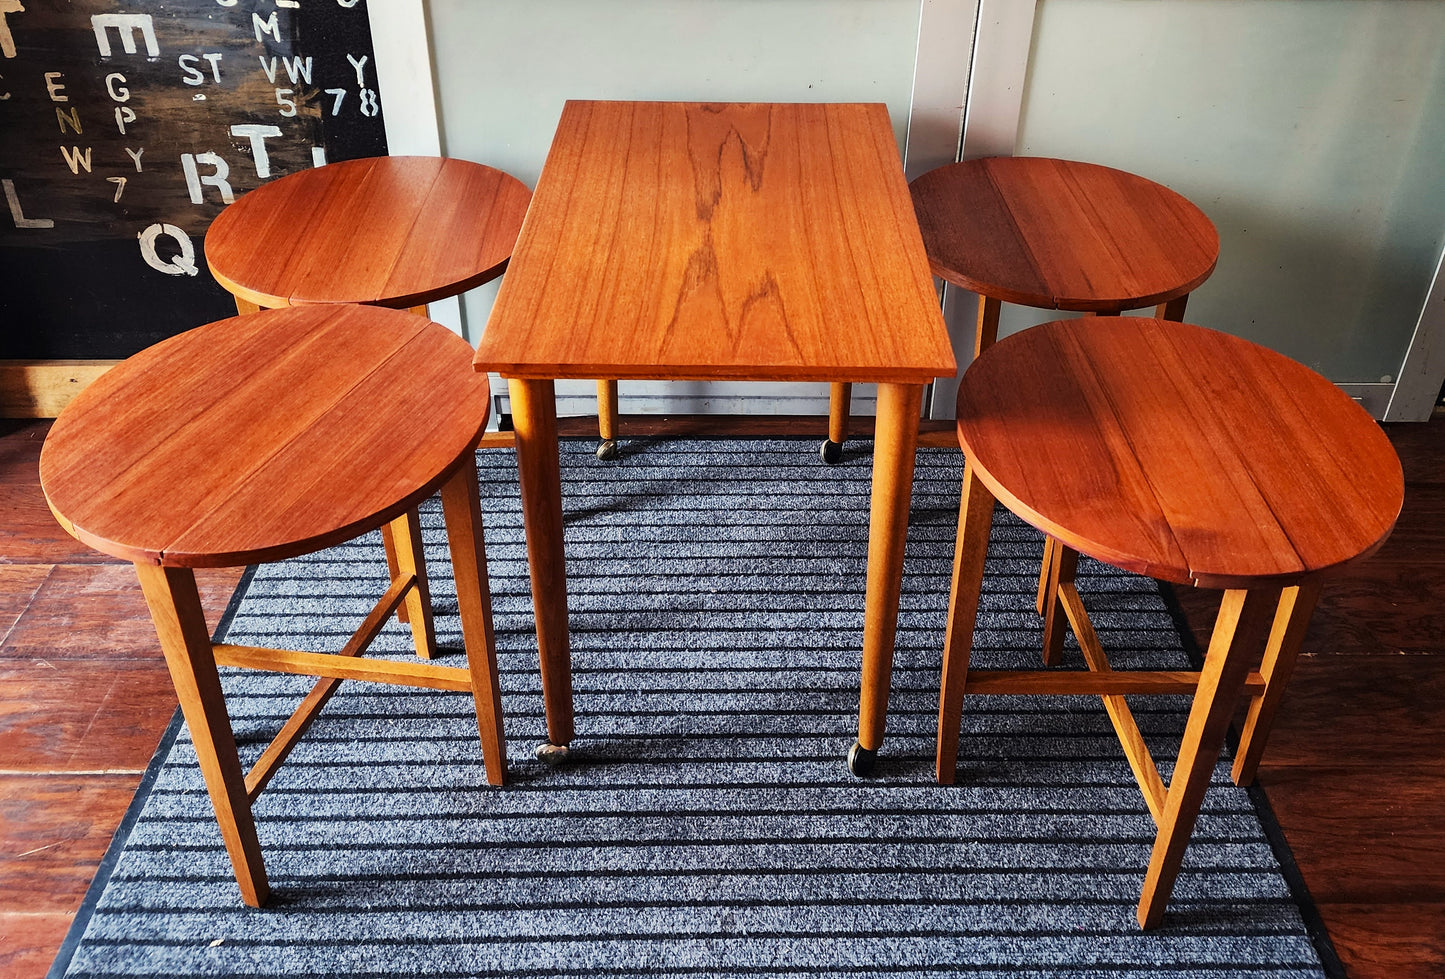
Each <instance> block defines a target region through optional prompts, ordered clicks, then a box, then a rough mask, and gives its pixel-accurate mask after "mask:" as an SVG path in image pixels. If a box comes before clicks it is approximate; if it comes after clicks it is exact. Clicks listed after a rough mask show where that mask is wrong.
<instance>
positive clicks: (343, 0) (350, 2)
mask: <svg viewBox="0 0 1445 979" xmlns="http://www.w3.org/2000/svg"><path fill="white" fill-rule="evenodd" d="M336 2H337V3H338V4H340V5H341V6H343V7H346V8H347V9H348V10H349V9H351V8H352V7H354V6H356V5H357V4H358V3H360V2H361V0H336Z"/></svg>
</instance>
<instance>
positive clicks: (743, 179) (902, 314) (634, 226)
mask: <svg viewBox="0 0 1445 979" xmlns="http://www.w3.org/2000/svg"><path fill="white" fill-rule="evenodd" d="M476 363H477V364H478V366H479V367H485V368H487V369H490V370H494V371H497V372H498V373H500V374H501V375H503V376H504V377H534V378H552V379H555V378H598V377H615V378H652V379H671V378H676V379H692V380H697V379H708V378H731V379H739V380H811V381H819V380H823V381H858V382H868V381H902V382H912V383H918V384H926V383H928V382H929V381H931V380H932V379H934V378H935V377H940V376H944V375H950V376H951V375H952V374H953V373H954V370H955V365H954V359H953V353H952V348H951V347H950V345H949V342H948V336H947V333H946V331H945V329H944V325H943V319H942V317H941V315H940V314H939V310H938V301H937V299H936V295H935V292H934V288H933V280H932V277H931V275H930V273H929V270H928V259H927V256H926V255H925V254H924V251H923V241H922V238H921V236H920V234H919V231H918V223H917V221H916V219H915V218H914V216H913V204H912V201H911V199H910V198H909V194H908V185H907V183H906V181H905V180H904V177H903V167H902V164H901V162H900V160H899V157H898V149H897V146H896V145H895V143H894V137H893V127H892V126H891V125H890V123H889V121H888V112H887V109H886V108H885V107H884V106H883V105H881V104H863V105H860V104H789V105H774V104H754V105H713V104H695V103H678V102H568V103H567V105H566V107H565V108H564V109H563V110H562V118H561V121H560V122H559V124H558V127H557V135H556V137H555V139H554V141H553V143H552V149H551V152H550V153H549V154H548V156H547V162H546V165H545V167H544V168H543V170H542V175H541V178H540V179H539V180H538V182H537V189H536V192H535V193H534V195H533V197H532V204H531V207H530V209H529V211H528V213H527V218H526V222H525V223H524V225H523V227H522V232H521V236H520V238H519V239H518V241H517V245H516V248H515V249H514V251H513V253H512V261H511V266H510V268H509V270H508V272H507V275H506V277H505V278H504V280H503V283H502V289H501V293H500V295H499V296H498V297H497V302H496V305H495V307H494V309H493V311H492V315H491V319H490V321H489V322H488V324H487V329H486V331H485V333H484V334H483V336H482V341H481V346H480V348H479V349H478V351H477V356H476Z"/></svg>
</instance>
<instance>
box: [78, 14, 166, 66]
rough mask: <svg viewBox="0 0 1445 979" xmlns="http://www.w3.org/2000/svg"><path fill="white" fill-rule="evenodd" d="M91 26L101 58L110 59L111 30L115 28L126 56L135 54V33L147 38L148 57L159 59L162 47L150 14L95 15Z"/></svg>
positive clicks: (91, 19) (92, 17) (91, 20)
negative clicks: (137, 32) (158, 42)
mask: <svg viewBox="0 0 1445 979" xmlns="http://www.w3.org/2000/svg"><path fill="white" fill-rule="evenodd" d="M90 26H91V28H92V29H93V30H94V31H95V43H96V44H98V45H100V56H101V57H102V58H109V57H110V34H108V33H107V31H108V29H109V28H112V27H114V28H115V32H116V34H117V35H119V36H120V46H121V48H123V49H124V50H125V53H126V54H135V32H136V31H140V32H141V36H142V37H144V38H145V42H146V55H147V56H148V57H151V58H159V57H160V55H161V46H160V45H159V44H157V43H156V25H155V22H154V21H153V20H152V19H151V15H150V14H93V15H92V16H91V18H90Z"/></svg>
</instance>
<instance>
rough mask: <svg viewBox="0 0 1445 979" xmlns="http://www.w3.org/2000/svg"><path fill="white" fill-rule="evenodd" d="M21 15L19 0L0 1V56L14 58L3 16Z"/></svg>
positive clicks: (51, 224)
mask: <svg viewBox="0 0 1445 979" xmlns="http://www.w3.org/2000/svg"><path fill="white" fill-rule="evenodd" d="M23 13H25V8H24V7H23V6H21V4H20V0H0V54H3V55H4V56H5V57H7V58H13V57H15V38H13V37H11V36H10V25H9V24H8V23H6V22H5V15H6V14H23ZM46 227H47V228H53V227H55V222H54V221H52V222H50V223H49V224H47V225H46Z"/></svg>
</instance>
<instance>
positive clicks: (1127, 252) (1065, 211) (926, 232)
mask: <svg viewBox="0 0 1445 979" xmlns="http://www.w3.org/2000/svg"><path fill="white" fill-rule="evenodd" d="M909 190H910V191H911V192H912V194H913V209H914V213H915V214H916V215H917V216H918V224H919V228H920V230H921V231H922V232H923V245H924V249H925V250H926V251H927V252H928V261H929V264H930V266H931V267H932V269H933V274H934V275H936V276H938V277H939V278H941V279H943V280H944V281H946V282H949V283H952V284H953V285H956V286H960V287H961V288H964V289H968V290H970V291H971V292H974V293H976V294H977V295H978V328H977V333H976V334H975V337H974V356H975V357H977V356H978V355H979V354H980V353H981V352H982V351H984V350H986V349H987V348H988V347H989V346H990V345H992V344H993V342H994V341H995V340H996V339H997V338H998V321H999V313H1000V310H1001V307H1002V304H1003V303H1006V302H1007V303H1015V304H1017V305H1020V306H1033V307H1035V308H1038V309H1060V310H1069V311H1073V312H1086V313H1093V314H1096V315H1100V316H1116V315H1118V314H1119V313H1121V312H1124V311H1125V310H1131V309H1144V308H1146V307H1149V306H1155V307H1157V308H1156V309H1155V312H1154V315H1155V316H1157V317H1158V318H1160V319H1165V320H1173V321H1179V320H1182V319H1184V309H1185V306H1186V304H1187V303H1188V300H1189V294H1190V293H1191V292H1193V291H1194V290H1195V289H1197V288H1198V287H1199V286H1200V284H1201V283H1203V282H1204V281H1205V280H1206V279H1207V278H1209V276H1210V274H1211V273H1212V272H1213V271H1214V266H1215V263H1216V262H1217V261H1218V260H1219V235H1218V233H1217V232H1216V231H1215V230H1214V225H1213V224H1212V223H1211V222H1210V220H1209V218H1208V217H1206V216H1205V214H1204V212H1203V211H1201V210H1200V209H1199V208H1197V207H1195V206H1194V205H1193V204H1191V203H1190V202H1189V201H1188V200H1187V199H1185V198H1184V197H1182V196H1180V195H1179V194H1177V193H1175V192H1174V191H1172V190H1170V189H1169V188H1168V187H1165V186H1163V185H1161V184H1157V183H1155V182H1154V181H1152V180H1146V179H1145V178H1143V177H1140V176H1136V175H1135V174H1132V173H1127V172H1125V171H1123V170H1115V169H1113V168H1112V167H1103V166H1098V165H1096V164H1092V163H1079V162H1075V161H1072V160H1054V159H1048V158H1044V157H990V158H987V159H982V160H970V161H967V162H964V163H954V164H951V165H949V166H944V167H939V168H938V169H936V170H930V171H929V172H928V173H925V174H923V175H922V176H921V177H918V178H917V179H916V180H914V181H913V183H911V184H910V185H909ZM829 437H830V439H831V438H832V436H829ZM823 448H824V451H825V454H826V452H827V450H828V445H827V444H825V445H824V447H823ZM1060 464H1062V465H1067V464H1068V463H1067V462H1063V461H1061V462H1060ZM1077 561H1078V555H1077V554H1076V553H1074V552H1073V551H1071V550H1070V549H1069V548H1067V547H1065V546H1062V545H1060V544H1059V542H1058V541H1056V540H1055V539H1054V538H1053V537H1049V538H1047V539H1046V541H1045V544H1044V560H1043V568H1042V571H1041V573H1040V575H1039V592H1038V599H1037V602H1036V603H1035V604H1036V607H1037V609H1038V612H1039V614H1040V615H1042V616H1044V643H1043V646H1044V649H1043V654H1044V662H1045V663H1057V662H1058V659H1059V654H1060V651H1061V650H1062V649H1063V643H1064V631H1063V621H1064V612H1063V606H1062V605H1061V604H1060V602H1059V600H1058V594H1057V592H1058V581H1059V579H1060V577H1061V576H1062V577H1068V576H1069V575H1070V574H1071V573H1072V571H1071V569H1072V568H1073V567H1074V565H1075V564H1076V563H1077Z"/></svg>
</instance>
